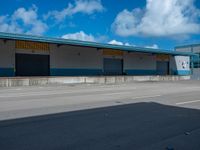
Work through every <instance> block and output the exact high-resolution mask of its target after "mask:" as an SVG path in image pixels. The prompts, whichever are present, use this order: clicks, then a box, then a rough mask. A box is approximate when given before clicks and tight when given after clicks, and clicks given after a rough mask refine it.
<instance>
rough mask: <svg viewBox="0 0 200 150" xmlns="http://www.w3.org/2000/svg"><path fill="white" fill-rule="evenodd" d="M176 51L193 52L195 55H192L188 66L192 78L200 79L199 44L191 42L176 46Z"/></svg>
mask: <svg viewBox="0 0 200 150" xmlns="http://www.w3.org/2000/svg"><path fill="white" fill-rule="evenodd" d="M175 49H176V51H179V52H189V53H194V54H196V56H194V57H192V59H191V63H190V68H191V72H192V76H191V78H192V79H198V80H200V44H191V45H183V46H177V47H176V48H175Z"/></svg>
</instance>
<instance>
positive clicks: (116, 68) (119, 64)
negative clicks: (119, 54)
mask: <svg viewBox="0 0 200 150" xmlns="http://www.w3.org/2000/svg"><path fill="white" fill-rule="evenodd" d="M103 62H104V74H105V75H122V74H123V59H115V58H104V61H103Z"/></svg>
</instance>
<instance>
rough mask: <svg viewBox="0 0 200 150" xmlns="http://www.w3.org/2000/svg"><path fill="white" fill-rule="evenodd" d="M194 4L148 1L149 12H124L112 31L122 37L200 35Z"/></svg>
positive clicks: (175, 0) (199, 13) (198, 13)
mask: <svg viewBox="0 0 200 150" xmlns="http://www.w3.org/2000/svg"><path fill="white" fill-rule="evenodd" d="M199 17H200V10H199V9H197V8H196V7H195V6H194V0H147V4H146V8H145V9H140V8H136V9H133V10H132V11H128V10H126V9H125V10H123V11H122V12H120V13H119V14H118V15H117V17H116V18H115V21H114V23H113V24H112V28H113V30H114V31H115V33H116V34H118V35H120V36H134V35H139V36H140V35H142V36H155V37H159V36H176V35H182V34H183V35H185V34H197V33H199V32H200V23H199V22H198V19H199Z"/></svg>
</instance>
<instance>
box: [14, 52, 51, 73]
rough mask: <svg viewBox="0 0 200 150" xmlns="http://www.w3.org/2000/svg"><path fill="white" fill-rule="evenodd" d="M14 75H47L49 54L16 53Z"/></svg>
mask: <svg viewBox="0 0 200 150" xmlns="http://www.w3.org/2000/svg"><path fill="white" fill-rule="evenodd" d="M15 60H16V63H15V64H16V76H49V55H38V54H16V59H15Z"/></svg>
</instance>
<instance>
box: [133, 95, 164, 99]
mask: <svg viewBox="0 0 200 150" xmlns="http://www.w3.org/2000/svg"><path fill="white" fill-rule="evenodd" d="M160 96H162V95H147V96H140V97H133V98H132V99H143V98H155V97H160Z"/></svg>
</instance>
